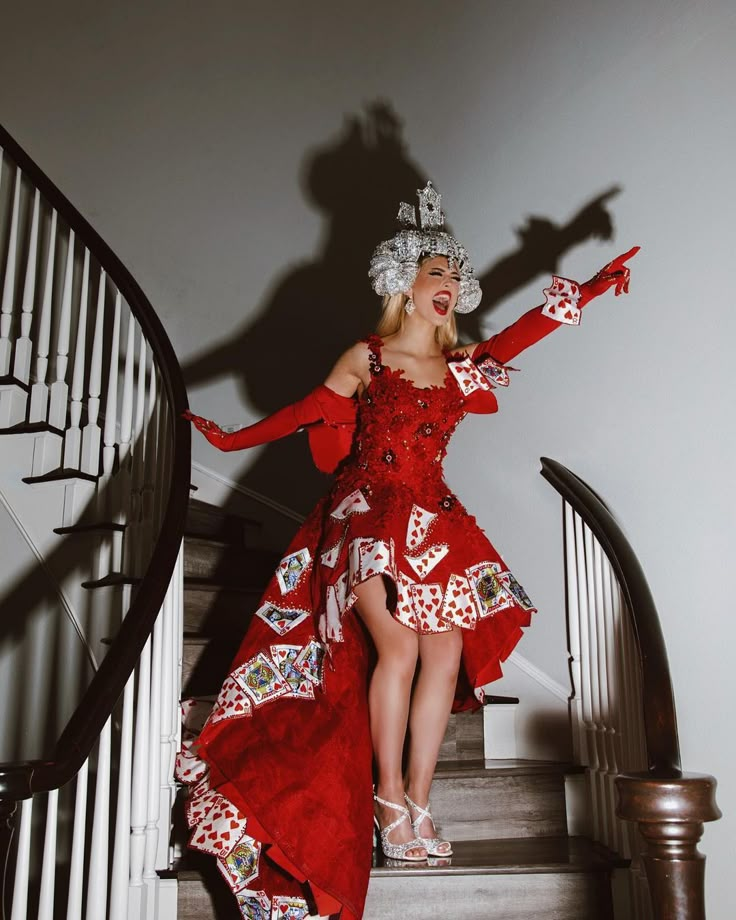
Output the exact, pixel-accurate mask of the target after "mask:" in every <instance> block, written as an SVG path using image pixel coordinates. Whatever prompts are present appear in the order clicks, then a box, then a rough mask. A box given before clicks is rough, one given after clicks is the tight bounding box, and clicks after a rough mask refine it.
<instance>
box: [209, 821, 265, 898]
mask: <svg viewBox="0 0 736 920" xmlns="http://www.w3.org/2000/svg"><path fill="white" fill-rule="evenodd" d="M260 855H261V844H260V842H259V841H258V840H255V839H254V838H253V837H250V836H248V833H247V832H246V833H244V834H243V836H242V837H241V838H240V840H238V842H237V843H236V844H235V846H234V847H233V848H232V849H231V850H230V852H229V853H223V854H220V856H219V858H218V860H217V868H218V869H219V870H220V872H222V874H223V875H224V876H225V880H226V881H227V883H228V884H229V885H230V887H231V888H232V890H233V891H234V892H238V891H240V889H241V888H244V887H245V886H246V885H248V884H250V882H252V881H253V879H254V878H255V877H256V876H257V875H258V859H259V857H260Z"/></svg>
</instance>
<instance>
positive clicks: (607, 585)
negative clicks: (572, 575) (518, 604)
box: [601, 553, 623, 852]
mask: <svg viewBox="0 0 736 920" xmlns="http://www.w3.org/2000/svg"><path fill="white" fill-rule="evenodd" d="M601 575H602V585H601V589H602V597H603V603H602V609H603V614H604V635H605V638H606V645H605V660H606V675H607V676H606V686H607V706H608V716H607V720H606V732H607V741H608V747H607V752H606V762H607V764H608V813H609V815H610V826H611V843H610V844H609V845H610V847H611V849H612V850H615V851H616V852H620V851H621V844H622V839H623V835H622V822H621V820H620V819H619V818H618V817H617V816H616V783H615V780H616V776H617V775H618V773H619V772H620V771H621V766H622V761H621V718H620V705H621V686H620V684H619V680H618V667H617V657H618V649H617V647H616V634H617V632H618V624H617V619H618V612H617V610H616V607H615V603H614V593H613V586H614V584H615V580H614V576H613V572H612V570H611V565H610V563H609V561H608V559H607V558H606V556H605V555H603V554H602V553H601Z"/></svg>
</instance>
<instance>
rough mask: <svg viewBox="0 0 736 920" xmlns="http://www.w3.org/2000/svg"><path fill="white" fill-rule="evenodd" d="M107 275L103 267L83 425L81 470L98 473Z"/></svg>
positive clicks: (98, 288)
mask: <svg viewBox="0 0 736 920" xmlns="http://www.w3.org/2000/svg"><path fill="white" fill-rule="evenodd" d="M106 280H107V276H106V274H105V271H104V269H100V281H99V285H98V287H97V313H96V314H95V331H94V339H93V341H92V357H91V359H90V365H89V399H88V400H87V424H86V425H85V426H84V428H83V429H82V458H81V470H82V472H83V473H90V474H91V475H92V476H97V474H98V473H99V472H100V443H101V440H102V432H101V430H100V425H99V422H98V418H99V415H100V394H101V392H102V346H103V339H104V335H105V283H106Z"/></svg>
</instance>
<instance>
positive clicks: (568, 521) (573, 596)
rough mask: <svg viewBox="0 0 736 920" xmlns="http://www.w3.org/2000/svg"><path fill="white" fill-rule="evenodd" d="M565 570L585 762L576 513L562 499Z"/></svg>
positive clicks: (577, 744) (574, 711)
mask: <svg viewBox="0 0 736 920" xmlns="http://www.w3.org/2000/svg"><path fill="white" fill-rule="evenodd" d="M564 509H565V570H566V584H567V598H568V624H569V628H568V642H569V653H570V672H571V677H572V686H573V696H572V700H571V716H572V723H573V724H572V742H573V751H574V754H575V758H576V760H577V762H578V763H585V724H584V723H585V719H584V715H583V682H582V664H581V655H582V652H581V648H580V603H579V584H578V570H577V557H576V550H575V513H574V512H573V510H572V507H571V506H570V505H569V504H568V503H567V502H565V504H564Z"/></svg>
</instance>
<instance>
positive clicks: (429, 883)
mask: <svg viewBox="0 0 736 920" xmlns="http://www.w3.org/2000/svg"><path fill="white" fill-rule="evenodd" d="M388 862H390V864H389V865H386V863H388ZM430 862H432V863H433V865H429V862H428V863H396V862H395V861H388V860H384V859H383V857H382V856H381V857H379V859H378V863H379V864H378V865H376V867H375V868H374V869H373V871H372V873H371V881H370V885H369V888H368V900H367V903H366V911H365V914H364V920H379V918H380V920H399V918H401V920H420V918H421V920H426V918H434V917H437V918H445V917H462V918H463V920H491V918H493V920H496V918H497V920H532V918H534V920H536V918H538V917H539V915H540V914H543V915H544V918H545V920H611V918H612V916H613V913H612V902H611V886H610V873H611V870H612V868H613V867H614V866H615V865H618V864H620V861H618V860H616V859H615V858H614V856H613V854H611V853H609V852H608V851H606V850H605V849H604V848H602V847H599V846H598V845H596V844H593V843H591V841H589V840H586V839H585V838H581V837H565V836H561V837H543V838H534V839H531V840H529V839H512V840H503V839H498V840H473V841H459V842H458V843H457V844H456V845H455V852H454V854H453V856H452V857H450V859H449V860H431V861H430Z"/></svg>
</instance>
